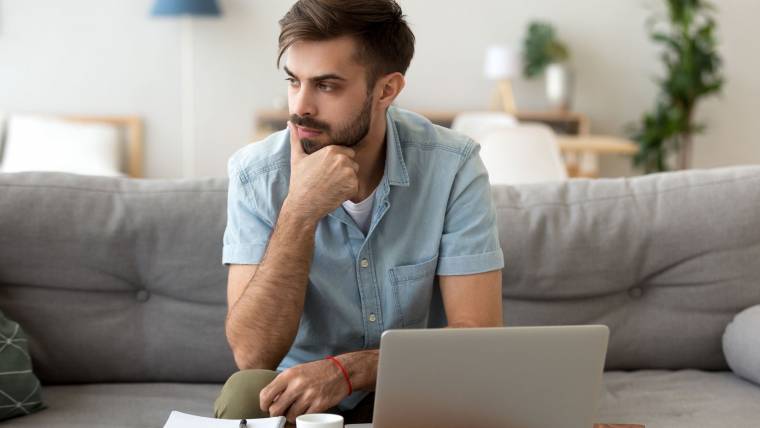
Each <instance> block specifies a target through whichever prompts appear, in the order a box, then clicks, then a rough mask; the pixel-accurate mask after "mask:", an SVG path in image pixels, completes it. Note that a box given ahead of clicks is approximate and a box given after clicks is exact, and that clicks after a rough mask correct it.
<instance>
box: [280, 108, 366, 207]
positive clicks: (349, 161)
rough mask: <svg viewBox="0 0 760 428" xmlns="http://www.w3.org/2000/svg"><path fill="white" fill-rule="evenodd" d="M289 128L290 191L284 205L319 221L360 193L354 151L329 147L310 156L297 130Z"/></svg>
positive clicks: (339, 147)
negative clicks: (304, 148) (305, 150)
mask: <svg viewBox="0 0 760 428" xmlns="http://www.w3.org/2000/svg"><path fill="white" fill-rule="evenodd" d="M288 129H290V188H289V189H288V196H287V199H286V204H288V206H289V208H292V209H293V210H294V212H297V213H299V214H301V215H306V216H307V218H308V219H309V220H312V221H314V222H317V221H319V220H320V219H321V218H322V217H324V216H326V215H327V214H329V213H330V212H332V211H333V210H335V209H336V208H338V207H339V206H340V204H342V203H343V202H345V201H346V200H348V199H351V198H353V197H354V196H355V195H356V193H357V192H358V191H359V177H358V174H357V173H358V171H359V164H358V163H356V162H355V161H354V156H355V154H356V152H355V151H354V150H353V149H351V148H348V147H343V146H336V145H330V146H327V147H324V148H322V149H320V150H317V151H316V152H314V153H312V154H311V155H307V154H306V153H305V152H304V151H303V147H302V146H301V141H300V140H299V139H298V131H297V129H296V127H295V125H293V124H292V123H291V122H288Z"/></svg>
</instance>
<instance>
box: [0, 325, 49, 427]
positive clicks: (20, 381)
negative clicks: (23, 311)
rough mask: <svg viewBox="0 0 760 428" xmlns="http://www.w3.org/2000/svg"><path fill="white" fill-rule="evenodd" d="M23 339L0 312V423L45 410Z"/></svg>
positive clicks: (21, 332)
mask: <svg viewBox="0 0 760 428" xmlns="http://www.w3.org/2000/svg"><path fill="white" fill-rule="evenodd" d="M44 408H45V405H44V404H42V398H41V397H40V381H39V380H38V379H37V376H35V375H34V373H32V359H31V358H30V357H29V349H28V347H27V344H26V335H25V334H24V331H23V330H21V327H20V326H19V325H18V323H16V322H14V321H11V320H9V319H8V318H6V317H5V315H3V313H2V312H0V421H2V420H5V419H10V418H13V417H16V416H24V415H28V414H30V413H32V412H36V411H38V410H41V409H44Z"/></svg>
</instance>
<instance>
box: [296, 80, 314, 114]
mask: <svg viewBox="0 0 760 428" xmlns="http://www.w3.org/2000/svg"><path fill="white" fill-rule="evenodd" d="M290 112H291V114H292V113H295V114H297V115H299V116H302V117H303V116H316V115H317V108H316V104H315V103H314V96H313V94H312V92H311V90H309V88H308V87H307V86H306V85H302V86H301V87H300V88H298V90H296V91H293V92H292V93H291V97H290Z"/></svg>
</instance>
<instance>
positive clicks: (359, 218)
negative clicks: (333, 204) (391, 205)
mask: <svg viewBox="0 0 760 428" xmlns="http://www.w3.org/2000/svg"><path fill="white" fill-rule="evenodd" d="M378 187H379V186H378ZM375 192H377V187H375V190H373V191H372V194H371V195H369V196H368V197H367V199H365V200H363V201H361V202H357V203H353V202H351V201H346V202H343V209H345V210H346V212H347V213H348V215H350V216H351V218H352V219H354V223H356V225H357V226H359V229H361V230H362V232H364V234H365V235H366V234H367V232H369V226H370V224H371V223H372V208H373V207H374V206H375Z"/></svg>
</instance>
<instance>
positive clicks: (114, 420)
mask: <svg viewBox="0 0 760 428" xmlns="http://www.w3.org/2000/svg"><path fill="white" fill-rule="evenodd" d="M221 389H222V386H221V385H214V384H205V385H204V384H172V383H145V384H140V383H131V384H91V385H71V386H62V385H61V386H46V387H45V390H44V398H45V402H46V403H47V404H48V408H47V409H46V410H44V411H42V412H39V413H35V414H33V415H30V416H27V417H24V418H17V419H11V420H10V421H7V422H4V423H3V425H2V426H3V428H15V427H46V428H110V427H113V428H146V427H161V426H163V425H164V422H166V419H168V418H169V413H170V411H171V410H179V411H181V412H185V413H191V414H195V415H203V416H211V415H212V414H213V406H214V400H215V399H216V397H217V396H218V395H219V392H220V391H221Z"/></svg>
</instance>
